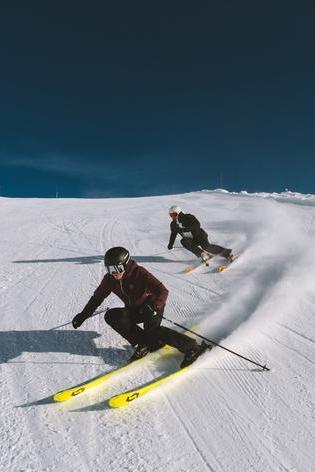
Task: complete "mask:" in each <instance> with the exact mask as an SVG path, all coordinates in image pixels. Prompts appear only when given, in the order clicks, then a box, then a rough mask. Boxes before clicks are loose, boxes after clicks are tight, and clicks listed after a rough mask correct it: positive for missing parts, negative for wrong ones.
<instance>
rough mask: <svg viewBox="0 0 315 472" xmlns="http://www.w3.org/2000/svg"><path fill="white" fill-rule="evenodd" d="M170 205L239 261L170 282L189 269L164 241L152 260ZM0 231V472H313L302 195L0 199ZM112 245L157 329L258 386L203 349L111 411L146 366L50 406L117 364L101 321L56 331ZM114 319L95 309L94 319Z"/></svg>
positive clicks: (310, 316) (306, 223)
mask: <svg viewBox="0 0 315 472" xmlns="http://www.w3.org/2000/svg"><path fill="white" fill-rule="evenodd" d="M173 204H176V205H180V206H181V207H182V208H183V210H184V211H185V212H187V213H193V214H195V215H196V216H197V217H198V218H199V219H200V221H201V223H202V226H203V227H204V228H205V229H206V230H207V231H208V233H209V235H210V240H211V241H212V242H216V243H218V244H221V245H223V246H226V247H231V248H233V250H234V252H235V253H238V254H239V255H240V257H239V259H238V260H236V261H235V262H234V263H233V264H232V265H231V266H230V268H229V269H228V270H227V271H225V272H223V273H221V274H218V273H216V272H215V271H214V268H215V266H216V264H217V262H215V260H213V262H212V263H211V266H210V267H209V268H202V269H200V270H199V271H196V272H194V273H192V274H189V275H188V274H183V272H182V271H183V269H184V268H185V266H187V264H189V263H190V262H191V261H192V259H193V256H192V255H191V254H190V253H188V252H187V251H185V250H184V249H183V248H181V246H180V243H179V240H177V242H176V247H175V248H174V249H173V250H172V251H168V250H167V244H168V239H169V223H170V221H169V217H168V208H169V206H171V205H173ZM0 218H1V222H2V225H1V237H0V307H1V318H0V361H1V363H0V373H1V376H0V387H1V390H0V391H1V394H0V395H1V410H0V425H1V426H0V470H1V472H2V471H5V472H7V471H8V472H18V471H19V472H20V471H27V472H30V471H36V472H38V471H40V472H42V471H43V472H44V471H45V472H48V471H49V472H51V471H56V472H71V471H73V472H90V471H93V472H95V471H100V472H103V471H110V472H121V471H130V472H135V471H137V472H140V471H141V472H151V471H152V472H159V471H160V472H165V471H167V472H179V471H183V472H186V471H189V472H194V471H195V472H203V471H215V472H244V471H261V472H269V471H290V472H291V471H299V472H311V471H312V470H314V464H315V452H314V450H315V447H314V444H315V430H314V405H315V356H314V340H315V324H314V304H315V246H314V237H315V196H313V195H302V194H296V193H292V192H284V193H282V194H266V193H264V194H248V193H247V192H241V193H238V194H237V193H229V192H226V191H224V190H217V191H208V190H204V191H201V192H194V193H189V194H184V195H176V196H163V197H150V198H137V199H103V200H95V199H93V200H75V199H69V200H63V199H55V200H52V199H8V198H0ZM116 245H122V246H125V247H127V248H128V249H129V250H130V252H131V254H132V257H133V258H134V259H135V260H137V261H138V262H139V263H140V264H142V265H143V266H145V267H146V268H147V269H149V270H150V271H151V272H152V273H153V274H154V275H155V276H156V277H158V278H159V279H160V280H161V281H163V283H164V284H165V285H166V286H167V287H168V289H169V291H170V295H169V300H168V304H167V309H166V312H165V315H166V316H167V317H168V318H171V319H172V320H174V321H175V322H177V323H180V324H183V325H185V326H186V327H191V326H193V327H194V330H195V331H198V332H199V333H200V334H202V335H203V336H207V337H209V338H210V339H212V340H214V341H216V342H219V343H221V344H222V345H223V346H226V347H227V348H229V349H232V350H235V351H237V352H239V353H240V354H242V355H244V356H246V357H249V358H251V359H253V360H254V361H256V362H259V363H262V364H267V366H268V367H270V368H271V371H270V372H264V371H261V370H260V369H259V368H257V367H256V366H255V365H253V364H250V363H249V362H247V361H245V360H242V359H240V358H238V357H236V356H233V355H232V354H229V353H228V352H226V351H224V350H222V349H220V348H218V347H216V348H214V349H213V350H212V351H211V352H208V353H206V354H205V355H204V356H203V357H202V358H200V359H199V360H198V361H197V362H196V363H195V364H194V365H193V366H192V368H191V370H190V371H189V374H187V375H186V376H183V377H181V378H179V379H178V380H176V381H174V382H172V383H169V384H167V385H165V386H163V387H162V388H161V389H159V390H157V391H155V392H152V393H151V394H149V395H148V396H146V397H144V398H143V399H139V400H138V401H135V402H133V403H131V404H130V406H128V407H126V408H121V409H110V408H108V406H107V403H106V400H107V399H108V398H109V397H110V396H112V395H114V394H116V393H118V392H120V391H122V390H127V389H130V388H132V387H134V386H138V385H139V384H142V383H145V382H147V381H148V380H150V379H152V378H154V377H155V376H158V375H160V374H161V371H163V363H162V361H156V362H153V361H152V362H149V361H148V362H146V361H143V365H142V367H141V368H138V369H135V370H134V371H133V372H132V373H130V375H128V376H127V375H126V376H122V377H119V378H116V379H113V380H111V381H109V382H108V384H106V385H105V384H104V385H103V386H101V387H99V388H97V389H96V390H95V391H93V392H92V393H88V394H84V395H82V396H81V397H78V398H75V399H73V400H71V401H69V402H67V403H63V404H61V403H53V402H52V395H53V394H54V393H55V392H57V391H58V390H62V389H64V388H66V387H70V386H72V385H76V384H78V383H81V382H83V381H84V380H87V379H89V378H91V377H95V376H96V375H98V374H99V373H101V372H106V371H109V370H110V369H112V368H114V367H117V366H118V365H121V364H123V363H124V362H125V360H126V359H127V358H128V356H129V355H130V353H131V350H130V348H129V347H128V346H127V343H126V342H125V341H124V340H123V339H122V338H121V337H119V336H118V335H117V334H115V332H114V331H113V330H111V329H110V328H109V327H108V326H107V325H105V323H104V320H103V314H100V315H98V316H95V317H93V318H91V319H90V320H88V321H87V322H86V323H85V324H84V325H83V326H82V327H81V328H80V329H78V330H74V329H73V328H72V326H71V325H66V326H63V327H60V328H58V326H59V325H63V324H65V323H68V322H69V321H71V319H72V317H73V316H74V315H75V314H76V313H78V312H79V311H80V310H81V309H82V308H83V306H84V305H85V303H86V302H87V300H88V299H89V297H90V296H91V294H92V293H93V291H94V289H95V288H96V286H97V285H98V283H99V282H100V281H101V279H102V276H103V274H104V266H103V255H104V253H105V251H106V250H107V249H108V248H109V247H111V246H116ZM120 305H121V302H120V301H119V300H118V299H117V298H116V297H115V296H113V295H111V296H110V297H109V298H108V299H107V300H105V302H104V303H103V305H102V307H101V308H100V309H102V308H103V309H104V308H105V307H106V306H120ZM165 325H168V324H167V323H166V322H165ZM168 326H169V325H168Z"/></svg>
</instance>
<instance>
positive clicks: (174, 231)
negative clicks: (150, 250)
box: [167, 221, 178, 249]
mask: <svg viewBox="0 0 315 472" xmlns="http://www.w3.org/2000/svg"><path fill="white" fill-rule="evenodd" d="M177 233H178V228H177V224H176V222H175V221H172V223H171V236H170V240H169V243H168V246H167V247H168V248H169V249H172V247H173V245H174V243H175V239H176V236H177Z"/></svg>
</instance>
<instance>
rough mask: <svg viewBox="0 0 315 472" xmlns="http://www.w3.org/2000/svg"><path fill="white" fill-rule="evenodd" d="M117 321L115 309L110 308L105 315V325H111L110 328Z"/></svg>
mask: <svg viewBox="0 0 315 472" xmlns="http://www.w3.org/2000/svg"><path fill="white" fill-rule="evenodd" d="M114 319H115V308H110V309H109V310H107V312H106V313H105V315H104V320H105V323H107V324H109V325H110V326H111V325H112V324H113V322H114Z"/></svg>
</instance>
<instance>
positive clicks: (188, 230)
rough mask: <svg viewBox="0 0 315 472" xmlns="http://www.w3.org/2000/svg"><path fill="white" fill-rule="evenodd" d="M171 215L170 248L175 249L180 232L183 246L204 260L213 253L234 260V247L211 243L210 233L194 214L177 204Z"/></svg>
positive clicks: (172, 208) (171, 209)
mask: <svg viewBox="0 0 315 472" xmlns="http://www.w3.org/2000/svg"><path fill="white" fill-rule="evenodd" d="M169 215H170V217H171V218H172V221H171V235H170V240H169V243H168V246H167V247H168V249H173V245H174V242H175V239H176V236H177V234H180V235H181V237H182V239H181V241H180V242H181V244H182V246H184V248H185V249H188V251H191V252H192V253H193V254H195V255H196V256H197V257H200V258H201V260H202V261H204V262H206V261H207V260H208V259H210V258H211V255H212V254H213V255H220V256H222V257H225V258H226V259H227V260H228V261H229V262H232V261H233V259H234V257H233V255H232V249H226V248H224V247H222V246H217V245H216V244H210V243H209V241H208V234H207V233H206V231H205V230H204V229H202V228H201V227H200V223H199V221H198V220H197V218H196V217H195V216H194V215H190V214H189V213H183V212H182V210H181V208H180V207H179V206H176V205H174V206H172V207H171V208H170V209H169Z"/></svg>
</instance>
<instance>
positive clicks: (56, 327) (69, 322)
mask: <svg viewBox="0 0 315 472" xmlns="http://www.w3.org/2000/svg"><path fill="white" fill-rule="evenodd" d="M108 308H109V307H108V306H107V307H106V308H105V309H104V310H99V311H96V312H95V313H93V315H91V316H89V318H93V316H96V315H99V314H100V313H104V312H105V311H107V310H108ZM69 324H72V321H68V323H64V324H62V325H59V326H55V327H54V328H50V330H49V331H52V330H53V329H58V328H63V327H64V326H68V325H69Z"/></svg>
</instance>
